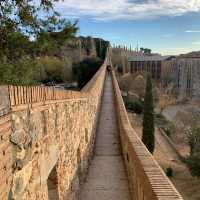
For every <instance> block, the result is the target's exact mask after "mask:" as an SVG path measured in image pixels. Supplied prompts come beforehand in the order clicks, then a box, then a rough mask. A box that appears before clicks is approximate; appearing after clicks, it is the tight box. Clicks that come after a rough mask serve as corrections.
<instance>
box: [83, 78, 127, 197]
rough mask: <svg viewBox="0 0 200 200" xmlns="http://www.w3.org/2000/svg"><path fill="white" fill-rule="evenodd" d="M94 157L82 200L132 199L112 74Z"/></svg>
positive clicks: (104, 102) (106, 93) (105, 92)
mask: <svg viewBox="0 0 200 200" xmlns="http://www.w3.org/2000/svg"><path fill="white" fill-rule="evenodd" d="M102 101H103V102H102V108H101V114H100V119H99V128H98V130H97V138H96V145H95V155H94V159H93V160H92V162H91V165H90V168H89V173H88V177H87V180H86V182H85V184H84V185H83V187H82V191H81V195H80V197H81V198H80V199H81V200H130V194H129V189H128V180H127V177H126V173H125V168H124V165H123V160H122V155H121V149H120V144H119V134H118V130H117V121H116V110H115V107H114V99H113V88H112V81H111V77H110V75H108V76H107V78H106V81H105V87H104V95H103V99H102Z"/></svg>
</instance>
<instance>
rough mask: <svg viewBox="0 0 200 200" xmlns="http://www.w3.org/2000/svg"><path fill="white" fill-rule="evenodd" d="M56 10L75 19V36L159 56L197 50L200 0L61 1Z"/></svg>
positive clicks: (199, 45) (199, 43) (199, 40)
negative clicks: (94, 38) (92, 38)
mask: <svg viewBox="0 0 200 200" xmlns="http://www.w3.org/2000/svg"><path fill="white" fill-rule="evenodd" d="M56 10H57V11H59V12H60V14H61V16H63V17H65V18H66V19H69V20H75V19H78V21H79V28H80V30H79V32H78V35H82V36H93V37H100V38H103V39H105V40H109V41H110V42H111V44H116V45H126V46H128V47H130V45H131V46H132V49H135V48H136V46H137V43H138V45H139V47H145V48H150V49H152V50H153V52H157V53H161V54H163V55H178V54H181V53H187V52H191V51H198V50H199V51H200V0H63V1H61V2H59V3H56Z"/></svg>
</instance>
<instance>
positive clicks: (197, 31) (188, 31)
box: [185, 30, 200, 33]
mask: <svg viewBox="0 0 200 200" xmlns="http://www.w3.org/2000/svg"><path fill="white" fill-rule="evenodd" d="M185 32H186V33H200V30H187V31H185Z"/></svg>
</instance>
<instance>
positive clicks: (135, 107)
mask: <svg viewBox="0 0 200 200" xmlns="http://www.w3.org/2000/svg"><path fill="white" fill-rule="evenodd" d="M127 108H128V109H129V110H131V111H133V112H135V113H136V114H141V113H142V112H143V102H141V101H139V100H135V101H133V102H128V103H127Z"/></svg>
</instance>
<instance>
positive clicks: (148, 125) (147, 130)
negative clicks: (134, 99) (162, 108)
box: [142, 74, 155, 153]
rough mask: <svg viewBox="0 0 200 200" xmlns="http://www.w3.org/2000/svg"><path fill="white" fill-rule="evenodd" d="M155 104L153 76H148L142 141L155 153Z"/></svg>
mask: <svg viewBox="0 0 200 200" xmlns="http://www.w3.org/2000/svg"><path fill="white" fill-rule="evenodd" d="M154 130H155V128H154V102H153V92H152V80H151V76H150V75H149V74H147V81H146V91H145V99H144V116H143V135H142V141H143V143H144V144H145V145H146V147H147V149H148V150H149V151H150V152H151V153H153V151H154V147H155V136H154Z"/></svg>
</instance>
